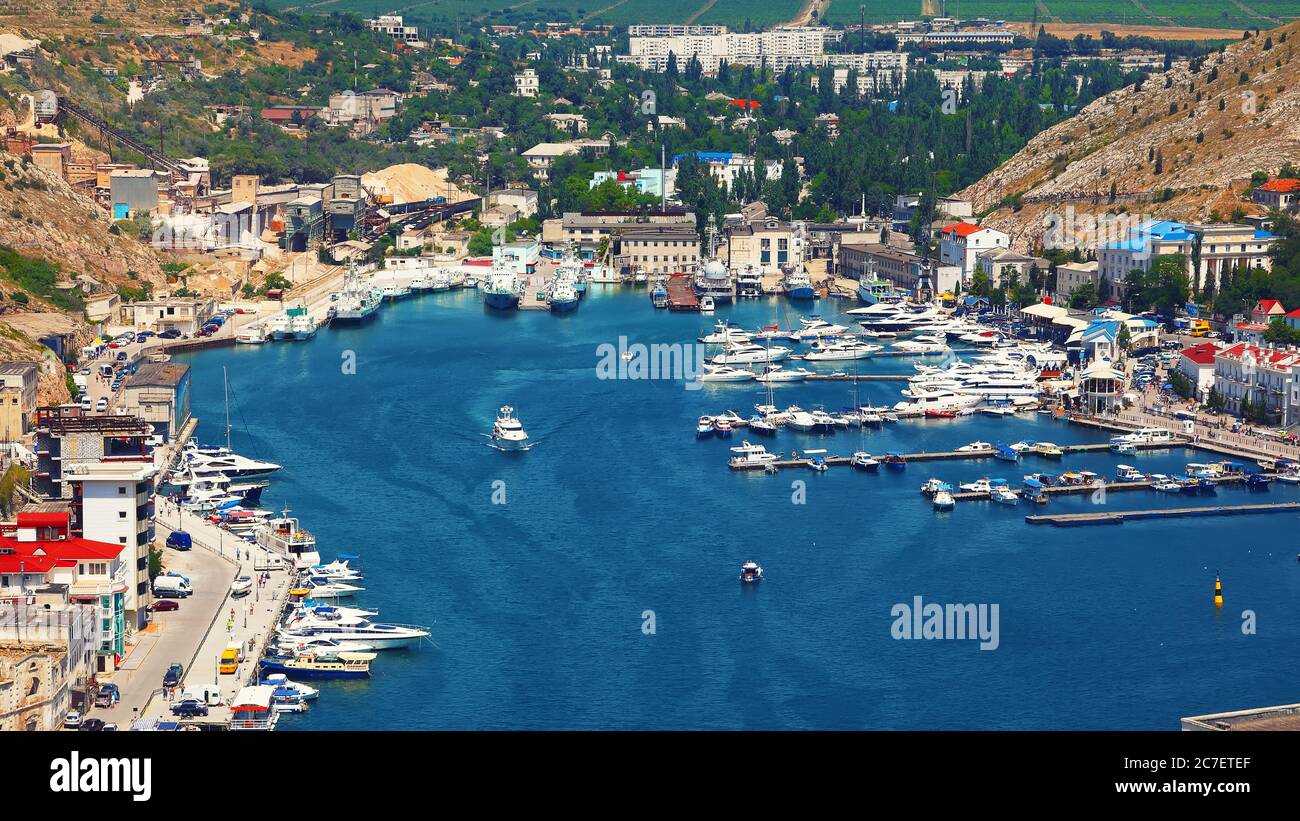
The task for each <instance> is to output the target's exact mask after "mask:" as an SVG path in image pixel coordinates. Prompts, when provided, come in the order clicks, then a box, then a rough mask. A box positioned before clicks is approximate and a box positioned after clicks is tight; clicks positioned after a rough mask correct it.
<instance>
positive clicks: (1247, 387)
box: [1214, 342, 1300, 425]
mask: <svg viewBox="0 0 1300 821" xmlns="http://www.w3.org/2000/svg"><path fill="white" fill-rule="evenodd" d="M1214 389H1215V391H1216V392H1217V393H1218V394H1219V395H1220V396H1222V397H1223V400H1224V403H1225V407H1226V408H1227V410H1228V411H1229V412H1231V413H1234V414H1238V415H1240V414H1241V403H1242V400H1243V399H1248V400H1249V401H1250V404H1251V405H1252V406H1253V407H1255V408H1259V407H1263V408H1264V409H1265V411H1266V413H1267V414H1268V418H1269V421H1270V422H1271V423H1274V424H1281V425H1289V424H1292V423H1293V422H1295V421H1300V353H1298V352H1296V351H1293V350H1282V349H1278V348H1273V347H1267V348H1266V347H1261V346H1259V345H1252V344H1249V343H1245V342H1238V343H1237V344H1235V345H1232V346H1231V347H1228V348H1225V349H1223V350H1221V351H1219V352H1218V353H1217V354H1216V355H1215V358H1214Z"/></svg>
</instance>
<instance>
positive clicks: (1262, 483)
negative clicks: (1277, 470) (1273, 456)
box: [1246, 473, 1273, 490]
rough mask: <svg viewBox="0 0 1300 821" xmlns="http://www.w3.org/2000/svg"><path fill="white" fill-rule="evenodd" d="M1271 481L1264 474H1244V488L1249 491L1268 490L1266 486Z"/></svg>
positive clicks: (1270, 478)
mask: <svg viewBox="0 0 1300 821" xmlns="http://www.w3.org/2000/svg"><path fill="white" fill-rule="evenodd" d="M1272 481H1273V479H1272V477H1270V476H1268V475H1267V474H1264V473H1248V474H1246V487H1247V488H1249V489H1250V490H1268V485H1269V483H1270V482H1272Z"/></svg>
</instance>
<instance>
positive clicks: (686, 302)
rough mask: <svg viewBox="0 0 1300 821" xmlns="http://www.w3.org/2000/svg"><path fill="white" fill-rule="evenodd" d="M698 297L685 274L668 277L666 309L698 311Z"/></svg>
mask: <svg viewBox="0 0 1300 821" xmlns="http://www.w3.org/2000/svg"><path fill="white" fill-rule="evenodd" d="M699 309H700V298H699V297H697V296H696V295H695V288H694V286H693V285H692V284H691V278H690V277H688V276H686V275H685V274H674V275H673V276H671V277H669V278H668V310H670V311H698V310H699Z"/></svg>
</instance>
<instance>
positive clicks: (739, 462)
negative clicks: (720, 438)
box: [729, 441, 780, 467]
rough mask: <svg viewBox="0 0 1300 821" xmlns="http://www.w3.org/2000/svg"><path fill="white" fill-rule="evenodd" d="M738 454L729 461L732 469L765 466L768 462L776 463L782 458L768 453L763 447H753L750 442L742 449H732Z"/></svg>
mask: <svg viewBox="0 0 1300 821" xmlns="http://www.w3.org/2000/svg"><path fill="white" fill-rule="evenodd" d="M731 452H732V453H734V454H736V455H735V456H732V457H731V459H730V460H729V464H730V465H731V466H732V467H748V466H750V465H765V464H767V463H768V462H775V461H777V459H779V458H780V457H779V456H777V454H775V453H768V452H767V448H765V447H763V446H762V445H751V444H750V443H749V442H748V441H746V442H743V443H742V444H741V445H740V447H735V448H732V449H731Z"/></svg>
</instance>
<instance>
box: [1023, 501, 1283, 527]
mask: <svg viewBox="0 0 1300 821" xmlns="http://www.w3.org/2000/svg"><path fill="white" fill-rule="evenodd" d="M1254 513H1300V502H1280V503H1276V504H1265V505H1227V506H1213V507H1171V508H1166V509H1164V510H1128V511H1115V512H1112V513H1060V514H1055V515H1053V514H1047V515H1041V516H1026V517H1025V521H1026V522H1028V523H1029V524H1031V525H1053V526H1054V527H1082V526H1086V525H1118V524H1123V523H1124V522H1137V521H1144V520H1149V519H1181V518H1187V517H1191V516H1245V515H1249V514H1254Z"/></svg>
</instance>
